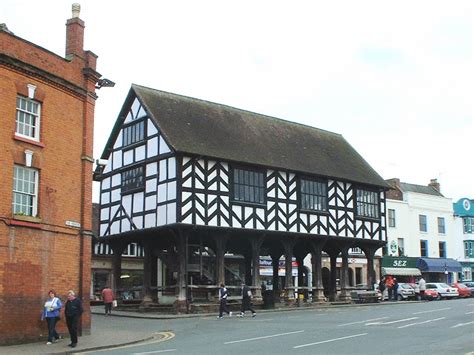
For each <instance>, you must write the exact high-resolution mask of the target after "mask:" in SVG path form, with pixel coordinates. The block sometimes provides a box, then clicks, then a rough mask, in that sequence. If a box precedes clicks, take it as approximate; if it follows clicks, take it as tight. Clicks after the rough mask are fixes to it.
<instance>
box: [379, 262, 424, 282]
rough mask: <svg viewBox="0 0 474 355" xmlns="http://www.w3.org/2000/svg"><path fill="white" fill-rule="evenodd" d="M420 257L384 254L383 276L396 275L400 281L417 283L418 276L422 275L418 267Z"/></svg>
mask: <svg viewBox="0 0 474 355" xmlns="http://www.w3.org/2000/svg"><path fill="white" fill-rule="evenodd" d="M417 261H418V258H410V257H405V256H384V257H383V259H382V271H381V275H382V276H388V275H390V276H393V277H396V278H397V280H398V281H399V282H407V283H415V282H416V278H417V277H420V276H421V272H420V270H419V269H418V268H417V267H416V263H417Z"/></svg>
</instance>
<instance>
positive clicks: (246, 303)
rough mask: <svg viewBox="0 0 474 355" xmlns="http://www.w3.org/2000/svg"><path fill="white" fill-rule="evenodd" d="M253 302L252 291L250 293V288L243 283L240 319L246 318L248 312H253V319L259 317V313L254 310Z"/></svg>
mask: <svg viewBox="0 0 474 355" xmlns="http://www.w3.org/2000/svg"><path fill="white" fill-rule="evenodd" d="M251 300H252V291H250V288H249V287H248V286H247V285H246V284H245V282H242V311H241V312H240V317H243V316H245V311H246V310H249V311H250V312H252V317H255V316H256V315H257V312H255V310H254V309H253V308H252V302H251Z"/></svg>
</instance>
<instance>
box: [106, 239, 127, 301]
mask: <svg viewBox="0 0 474 355" xmlns="http://www.w3.org/2000/svg"><path fill="white" fill-rule="evenodd" d="M110 247H111V248H112V251H113V255H112V283H111V287H112V290H113V291H114V294H115V297H119V295H121V293H122V291H123V290H122V279H121V278H120V276H122V253H123V251H124V249H125V245H124V244H121V243H114V244H111V245H110Z"/></svg>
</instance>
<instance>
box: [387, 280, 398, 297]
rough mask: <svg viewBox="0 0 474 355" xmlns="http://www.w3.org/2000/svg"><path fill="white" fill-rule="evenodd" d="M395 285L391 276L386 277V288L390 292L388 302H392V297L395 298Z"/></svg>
mask: <svg viewBox="0 0 474 355" xmlns="http://www.w3.org/2000/svg"><path fill="white" fill-rule="evenodd" d="M393 284H394V281H393V277H392V276H391V275H389V276H387V277H385V287H386V288H387V290H388V300H389V301H391V300H392V297H394V295H393ZM396 297H397V295H395V298H396Z"/></svg>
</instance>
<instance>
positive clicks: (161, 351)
mask: <svg viewBox="0 0 474 355" xmlns="http://www.w3.org/2000/svg"><path fill="white" fill-rule="evenodd" d="M172 351H176V349H166V350H157V351H149V352H146V353H133V355H147V354H159V353H169V352H172Z"/></svg>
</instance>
